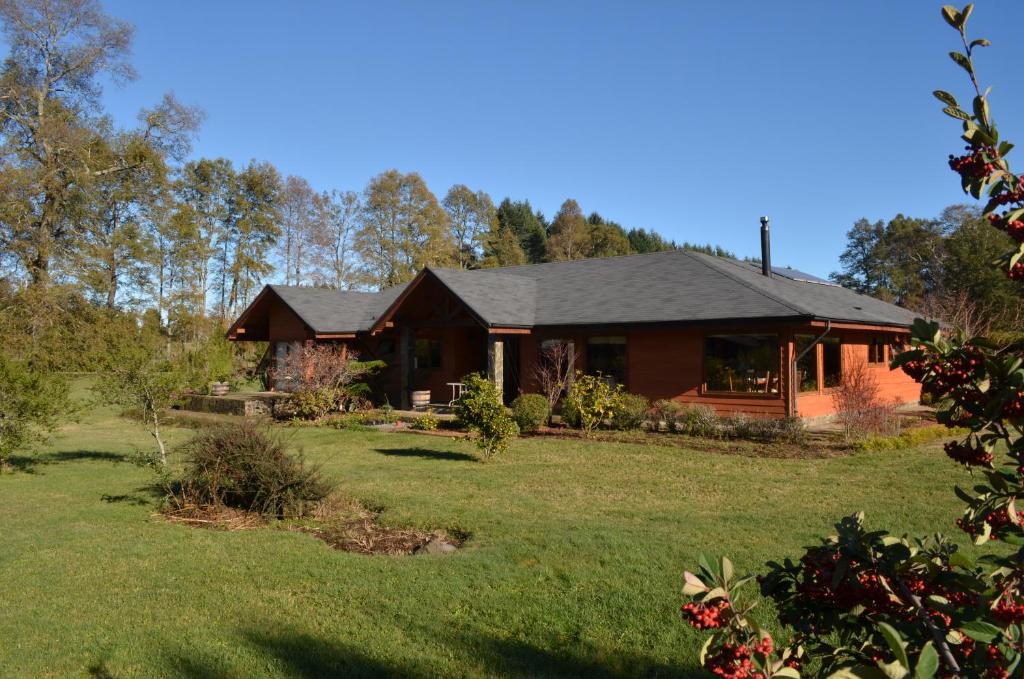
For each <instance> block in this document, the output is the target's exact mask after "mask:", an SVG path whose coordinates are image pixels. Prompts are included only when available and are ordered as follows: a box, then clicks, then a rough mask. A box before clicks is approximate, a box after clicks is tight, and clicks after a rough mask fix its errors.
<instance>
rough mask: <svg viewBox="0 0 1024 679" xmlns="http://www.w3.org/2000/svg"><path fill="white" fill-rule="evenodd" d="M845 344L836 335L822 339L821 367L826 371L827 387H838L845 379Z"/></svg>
mask: <svg viewBox="0 0 1024 679" xmlns="http://www.w3.org/2000/svg"><path fill="white" fill-rule="evenodd" d="M842 355H843V345H842V344H841V343H840V342H839V339H838V338H836V337H826V338H825V339H823V340H822V341H821V367H822V372H823V373H824V379H825V388H826V389H828V388H830V387H838V386H839V383H840V382H842V379H843V358H842Z"/></svg>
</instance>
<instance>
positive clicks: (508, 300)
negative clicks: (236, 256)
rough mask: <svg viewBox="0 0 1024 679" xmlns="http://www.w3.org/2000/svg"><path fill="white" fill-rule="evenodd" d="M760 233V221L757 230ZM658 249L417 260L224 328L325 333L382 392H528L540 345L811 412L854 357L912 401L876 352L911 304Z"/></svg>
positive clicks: (306, 338) (747, 402)
mask: <svg viewBox="0 0 1024 679" xmlns="http://www.w3.org/2000/svg"><path fill="white" fill-rule="evenodd" d="M763 232H764V235H765V236H767V229H766V228H764V229H763ZM762 241H763V257H762V260H763V262H764V263H763V264H761V265H759V264H754V263H750V262H742V261H737V260H733V259H728V258H723V257H714V256H710V255H706V254H701V253H697V252H687V251H678V250H677V251H669V252H658V253H652V254H643V255H627V256H621V257H610V258H606V259H590V260H576V261H567V262H551V263H547V264H534V265H525V266H515V267H506V268H498V269H480V270H471V271H466V270H451V269H435V268H431V267H428V268H426V269H424V270H423V271H421V272H420V273H419V275H417V276H416V277H415V278H414V279H413V280H412V281H410V282H409V283H407V284H405V285H402V286H397V287H394V288H390V289H386V290H383V291H380V292H348V291H336V290H327V289H318V288H306V287H287V286H280V285H268V286H266V287H265V288H264V289H263V290H262V292H260V294H259V296H258V297H257V298H256V299H255V300H254V301H253V303H252V304H251V305H250V306H249V307H248V308H247V309H246V310H245V311H244V312H243V313H242V315H241V316H240V317H239V318H238V320H237V321H236V322H235V323H234V325H232V326H231V328H230V329H229V331H228V337H229V338H230V339H232V340H237V341H246V340H249V341H253V340H256V341H267V342H269V343H270V350H269V351H270V352H271V353H270V356H271V359H272V360H282V359H283V358H284V357H285V356H286V355H287V353H288V352H289V351H290V350H291V349H292V348H293V347H294V346H296V343H299V342H338V343H343V344H344V345H345V346H346V347H348V348H349V349H350V350H352V351H354V352H357V353H358V354H359V355H360V356H361V357H362V358H363V359H366V360H369V359H381V360H383V361H385V362H386V363H387V365H388V369H387V371H386V372H385V373H384V374H383V375H381V376H380V384H379V385H378V390H379V392H381V393H380V395H381V397H383V396H386V397H387V398H388V400H389V402H391V403H393V404H395V405H399V404H401V406H403V407H408V406H409V403H410V393H411V392H412V391H413V390H429V391H430V395H431V401H432V402H442V403H444V402H447V401H448V400H449V399H450V398H451V386H450V383H454V382H458V381H459V380H460V379H461V378H462V376H464V375H466V374H467V373H470V372H475V371H485V372H486V373H487V374H488V375H489V376H490V378H491V379H493V380H494V381H495V382H496V383H497V384H499V385H500V387H501V389H502V391H503V393H504V395H505V398H506V400H511V399H512V398H514V397H515V395H516V394H518V393H522V392H530V391H536V389H537V386H536V382H535V378H534V373H535V370H536V366H537V362H538V360H539V357H540V356H541V352H542V348H543V347H544V346H545V344H546V343H549V342H566V343H571V344H572V348H573V353H574V355H575V360H576V367H577V368H578V369H579V370H583V371H586V372H588V373H596V372H600V373H602V374H603V375H605V376H607V378H608V379H610V380H614V381H615V382H617V383H619V384H622V385H624V387H625V389H626V390H628V391H630V392H633V393H638V394H643V395H644V396H647V397H649V398H650V399H652V400H655V399H675V400H677V401H681V402H685V403H703V404H706V405H709V406H712V407H714V408H715V410H717V411H718V412H719V413H722V414H727V413H735V412H744V413H750V414H752V415H755V416H761V417H783V416H787V415H799V416H801V417H814V416H822V415H828V414H830V413H832V412H833V406H832V400H831V398H830V390H831V389H832V388H834V387H835V386H836V385H837V384H838V383H840V382H841V381H842V379H843V375H844V373H848V372H849V370H850V369H851V367H852V366H854V365H855V364H864V365H865V366H866V367H867V369H868V370H870V371H872V372H873V373H875V376H876V377H877V381H878V383H879V385H880V387H881V391H882V396H883V398H884V399H885V400H886V401H893V400H898V401H900V402H913V401H917V399H918V396H919V393H920V391H919V387H918V385H917V384H916V383H915V382H914V381H913V380H911V379H910V378H909V377H907V376H906V375H905V374H903V373H902V372H901V371H890V370H889V367H888V362H889V359H890V357H891V355H892V352H893V351H898V350H899V347H901V346H903V345H904V343H905V342H906V341H907V339H908V335H909V327H910V324H911V322H912V321H913V318H914V315H913V314H912V313H911V312H909V311H907V310H906V309H903V308H900V307H898V306H895V305H892V304H888V303H886V302H882V301H880V300H877V299H873V298H871V297H868V296H865V295H861V294H858V293H855V292H853V291H850V290H847V289H845V288H842V287H840V286H838V285H835V284H834V283H831V282H829V281H825V280H821V279H819V278H816V277H814V276H811V275H808V274H803V273H801V272H799V271H795V270H793V269H788V268H772V267H771V265H770V260H769V256H768V255H769V253H768V245H767V238H766V237H765V238H763V239H762Z"/></svg>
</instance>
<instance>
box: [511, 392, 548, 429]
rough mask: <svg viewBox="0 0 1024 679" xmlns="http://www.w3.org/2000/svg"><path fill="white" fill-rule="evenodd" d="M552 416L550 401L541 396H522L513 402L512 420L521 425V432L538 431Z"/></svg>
mask: <svg viewBox="0 0 1024 679" xmlns="http://www.w3.org/2000/svg"><path fill="white" fill-rule="evenodd" d="M550 414H551V406H550V404H549V403H548V399H547V398H545V397H544V396H541V395H540V394H520V395H519V396H517V397H516V400H514V401H512V419H514V420H515V421H516V424H518V425H519V431H526V432H531V431H537V430H538V429H540V428H541V426H542V425H543V424H544V423H545V422H547V421H548V416H549V415H550Z"/></svg>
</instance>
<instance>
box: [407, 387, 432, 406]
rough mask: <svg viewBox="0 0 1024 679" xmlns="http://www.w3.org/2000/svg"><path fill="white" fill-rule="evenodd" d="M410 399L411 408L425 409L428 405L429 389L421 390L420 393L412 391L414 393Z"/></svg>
mask: <svg viewBox="0 0 1024 679" xmlns="http://www.w3.org/2000/svg"><path fill="white" fill-rule="evenodd" d="M411 397H412V398H411V400H412V407H413V409H414V410H415V409H416V408H426V407H427V406H428V405H430V390H429V389H423V390H421V391H414V392H412V394H411Z"/></svg>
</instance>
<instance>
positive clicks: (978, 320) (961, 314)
mask: <svg viewBox="0 0 1024 679" xmlns="http://www.w3.org/2000/svg"><path fill="white" fill-rule="evenodd" d="M917 311H918V312H919V313H921V314H922V315H923V316H925V317H926V318H933V319H935V320H938V321H941V322H942V323H945V324H947V325H949V326H950V327H952V328H954V329H955V330H958V331H960V332H962V333H963V334H964V335H965V336H967V337H979V336H982V335H990V334H992V332H993V331H995V330H998V329H999V328H1019V327H1020V325H1021V321H1022V312H1021V308H1020V306H1019V305H1012V306H1009V307H1005V306H998V307H997V305H995V304H993V303H992V301H991V300H980V299H978V298H976V297H975V296H974V295H972V294H971V292H970V291H969V290H936V291H933V292H931V293H929V294H927V295H925V297H924V299H923V300H921V303H920V304H919V305H918V308H917Z"/></svg>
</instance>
